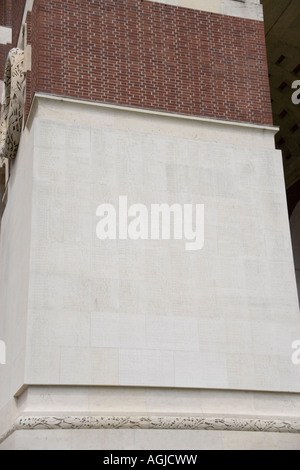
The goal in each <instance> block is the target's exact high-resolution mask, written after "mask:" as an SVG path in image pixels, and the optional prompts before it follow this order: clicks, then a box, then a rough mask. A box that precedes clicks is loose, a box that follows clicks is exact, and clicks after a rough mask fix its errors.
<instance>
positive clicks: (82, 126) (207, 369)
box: [0, 95, 300, 448]
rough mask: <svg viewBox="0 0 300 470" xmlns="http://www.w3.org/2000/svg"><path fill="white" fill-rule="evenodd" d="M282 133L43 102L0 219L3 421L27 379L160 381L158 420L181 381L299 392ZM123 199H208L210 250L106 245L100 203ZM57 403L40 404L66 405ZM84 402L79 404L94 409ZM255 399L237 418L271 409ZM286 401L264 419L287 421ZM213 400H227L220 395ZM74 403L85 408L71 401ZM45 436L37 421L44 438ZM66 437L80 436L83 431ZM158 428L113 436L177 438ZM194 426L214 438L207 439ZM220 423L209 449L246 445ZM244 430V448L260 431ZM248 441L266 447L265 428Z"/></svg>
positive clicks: (175, 244)
mask: <svg viewBox="0 0 300 470" xmlns="http://www.w3.org/2000/svg"><path fill="white" fill-rule="evenodd" d="M273 134H274V131H273V129H271V128H267V127H260V126H250V125H249V126H248V125H245V124H237V123H226V122H221V121H212V120H207V119H200V118H192V117H185V116H176V115H164V114H163V113H155V112H147V111H141V110H140V111H138V110H134V109H125V108H122V109H121V108H116V107H113V106H105V105H97V104H91V103H90V104H89V103H84V102H75V101H71V100H64V99H58V98H57V99H55V98H50V97H46V96H44V97H43V96H41V95H38V96H37V97H36V98H35V102H34V105H33V108H32V110H31V115H30V118H29V128H28V129H26V131H25V132H24V134H23V136H22V139H21V144H20V150H19V153H18V156H17V159H16V161H15V162H14V164H13V166H12V175H11V179H10V183H9V195H8V205H7V207H6V210H5V213H4V217H3V219H2V222H1V241H0V259H1V263H0V328H1V329H0V332H1V334H0V339H1V340H4V341H5V342H6V344H7V358H8V363H7V365H6V366H1V367H0V381H1V396H0V399H1V402H0V408H1V409H2V410H3V413H2V415H1V416H3V414H4V415H6V411H5V410H6V408H5V405H6V403H8V402H9V400H12V397H13V395H14V394H16V393H17V392H18V393H19V395H20V398H19V399H18V401H17V402H16V403H15V402H14V400H13V402H11V403H12V408H10V411H9V412H8V414H7V416H8V417H7V418H5V420H3V421H2V423H4V422H6V423H7V425H8V423H13V422H14V420H15V418H16V417H17V416H19V415H20V414H22V403H23V396H24V394H23V395H22V390H23V389H22V386H23V385H24V384H32V385H34V384H36V385H43V386H46V385H55V386H58V385H60V386H65V385H68V386H72V385H75V386H79V385H82V386H83V387H88V386H97V387H102V386H113V387H136V386H139V387H145V388H146V389H147V388H152V387H158V388H159V389H160V394H161V395H160V398H159V400H160V401H159V402H160V405H159V409H160V411H159V414H160V415H162V414H163V408H164V406H163V404H167V403H168V402H169V396H168V390H170V388H173V387H175V388H178V389H182V391H183V395H182V401H183V402H186V400H187V399H188V397H187V396H185V395H184V390H186V389H187V388H191V389H194V390H195V391H199V389H210V390H211V389H218V390H219V391H224V393H225V392H226V391H230V390H232V391H234V390H248V391H254V390H256V391H258V390H260V391H265V392H266V400H265V403H266V404H267V403H268V402H269V403H270V402H272V396H273V395H272V394H268V393H267V392H295V393H299V388H300V380H299V379H300V366H295V365H293V364H292V361H291V356H292V352H293V350H292V343H293V341H295V340H297V339H299V337H300V317H299V308H298V300H297V290H296V282H295V273H294V266H293V257H292V250H291V240H290V232H289V221H288V215H287V208H286V198H285V186H284V178H283V170H282V161H281V155H280V152H278V151H275V150H274V149H273V147H274V140H273ZM120 195H127V196H128V201H129V203H130V204H133V203H143V204H145V205H146V206H149V205H150V204H151V203H168V204H172V203H179V204H185V203H193V204H196V203H197V204H205V245H204V248H203V250H201V251H195V252H188V251H186V250H185V247H184V241H129V240H128V241H124V240H123V241H119V240H116V241H100V240H99V239H97V237H96V225H97V222H98V220H99V218H97V217H96V209H97V207H98V205H99V204H102V203H113V204H115V205H117V203H118V198H119V196H120ZM97 389H98V388H97ZM69 390H70V391H71V392H70V393H71V395H72V394H73V393H74V394H76V392H75V391H76V388H74V389H73V388H72V387H71V388H70V389H69ZM116 390H117V389H116ZM131 390H132V389H131ZM41 393H43V392H41ZM61 393H62V394H64V393H65V392H63V391H62V392H61ZM209 393H213V392H209ZM50 395H51V393H50ZM50 395H49V396H50ZM45 396H48V395H47V394H46V392H45ZM74 396H75V395H74ZM66 397H67V402H69V403H72V399H71V398H70V397H69V398H68V396H67V395H66ZM91 400H92V401H91ZM197 400H198V398H197ZM218 400H219V399H218ZM218 400H217V401H218ZM283 400H284V401H283V402H285V399H283ZM121 401H123V400H121ZM221 401H222V399H221ZM292 401H293V400H292ZM88 402H89V403H90V404H91V403H92V402H93V399H91V398H89V399H88ZM233 402H235V399H234V400H233ZM279 402H280V399H279ZM279 402H278V403H279ZM283 402H282V403H283ZM32 403H33V402H32ZM53 403H54V405H55V406H54V407H53V408H52V409H51V410H50V409H48V408H47V406H45V407H44V409H43V406H42V408H41V409H40V410H39V411H38V414H43V411H44V413H46V414H48V415H49V414H50V415H53V414H55V412H56V411H58V409H57V405H58V401H57V399H54V400H53ZM80 403H81V405H82V408H81V410H80V413H79V414H80V415H82V414H84V413H86V414H90V413H91V412H92V409H94V408H93V407H92V408H90V406H92V405H89V406H88V407H87V406H85V405H84V403H85V402H84V401H82V402H80ZM101 403H103V401H102V402H101ZM135 403H136V402H135ZM215 403H216V401H215ZM246 403H247V402H244V405H243V407H241V410H244V412H243V413H241V414H239V416H240V415H243V416H244V417H245V413H246V414H247V413H248V414H247V416H248V418H249V417H251V416H253V415H255V416H256V417H261V415H262V414H263V412H262V411H260V412H259V413H257V414H255V413H252V411H251V410H250V411H249V408H248V405H247V404H246ZM93 406H94V405H93ZM297 406H298V405H297ZM229 408H230V406H229ZM234 408H235V405H232V407H231V409H232V413H233V415H234V412H233V411H234ZM260 409H261V410H262V409H263V408H260ZM266 409H267V405H266ZM280 409H281V406H279V405H278V406H277V405H276V406H274V407H273V408H272V411H271V410H270V413H269V415H264V417H265V418H268V416H269V417H272V419H274V418H275V417H277V418H278V411H276V410H280ZM291 409H293V410H294V409H295V404H291ZM103 410H104V413H105V415H107V414H108V412H109V411H108V409H107V408H105V407H104V408H103ZM146 410H147V407H146ZM208 410H209V411H207V412H208V414H209V413H215V412H216V413H217V411H218V410H217V407H216V405H213V402H211V404H210V406H209V407H208ZM247 410H248V411H247ZM23 411H24V410H23ZM35 411H36V410H34V409H27V411H26V410H25V412H26V413H30V414H33V415H35V414H36V413H35ZM65 411H66V413H67V412H68V413H70V414H71V415H74V414H76V407H75V409H74V407H72V406H70V408H69V409H65ZM111 411H112V415H114V414H116V413H117V410H115V411H113V410H112V409H111ZM179 411H180V410H179V408H176V407H175V408H174V413H175V412H177V413H178V412H179ZM63 412H64V410H63V409H62V410H61V411H60V413H63ZM131 412H132V413H133V414H134V411H132V410H131ZM98 413H99V410H98ZM141 413H142V411H141ZM180 413H181V414H183V410H181V411H180ZM195 413H196V414H197V412H195ZM232 413H231V412H230V410H229V411H228V416H229V417H230V416H232ZM167 414H168V415H169V416H170V412H168V413H167ZM186 414H187V415H188V416H189V415H190V411H189V410H186ZM219 414H220V415H222V416H224V412H222V411H221V410H219ZM247 416H246V417H247ZM292 416H293V413H292V415H291V414H290V413H286V414H285V416H280V418H282V419H285V418H286V417H289V419H292ZM297 416H298V415H297ZM277 418H276V419H277ZM0 421H1V420H0ZM7 427H8V426H6V428H7ZM1 429H2V431H1V432H2V433H3V432H6V431H5V429H3V426H2V428H1ZM95 431H96V430H90V431H88V432H89V433H94V434H93V436H95V437H94V438H95V439H96V436H100V435H101V436H102V437H103V439H104V441H103V442H107V445H109V446H110V445H112V441H111V437H107V439H108V440H107V441H106V440H105V439H106V437H105V436H106V435H107V432H108V431H107V430H105V429H102V430H97V432H95ZM1 432H0V434H1ZM28 432H31V431H27V430H22V431H21V430H17V431H16V432H15V433H13V434H11V435H10V437H8V438H7V440H6V441H4V443H2V448H7V447H9V446H16V447H21V448H23V447H22V446H26V445H27V444H26V442H27V439H29V436H31V435H30V434H28ZM49 432H54V431H41V432H40V434H39V436H40V437H39V439H41V440H40V445H41V446H43V445H45V439H46V438H47V439H48V437H49ZM64 432H65V434H64V439H67V440H68V439H71V437H70V436H71V435H72V436H74V437H72V439H74V441H73V442H77V441H76V439H80V435H81V432H82V431H79V430H78V432H77V431H74V432H73V431H69V430H66V431H64ZM155 432H158V434H155V433H154V434H153V430H140V431H134V430H130V431H128V433H127V434H126V431H125V430H120V432H119V433H120V435H122V436H123V435H124V439H125V440H124V441H123V440H122V438H121V437H120V441H118V442H119V445H121V444H120V443H122V446H123V448H125V447H126V446H127V445H128V446H132V445H134V442H136V443H137V444H136V445H138V446H140V447H139V448H143V446H144V445H146V444H145V443H144V442H146V441H143V439H146V438H147V436H148V437H149V436H150V435H151V436H153V440H152V441H149V442H152V444H153V446H155V445H156V444H155V443H156V442H157V439H158V436H159V433H161V435H162V436H165V437H164V439H167V440H168V439H170V435H169V434H168V433H169V431H168V430H161V431H159V430H155ZM172 432H173V431H172ZM176 432H177V431H176ZM184 432H186V431H184ZM20 433H24V434H22V435H23V436H24V439H25V440H24V441H22V438H21V437H20V436H21V434H20ZM149 433H150V434H149ZM197 433H198V435H199V436H204V437H203V441H201V442H203V445H204V446H209V444H208V441H207V439H210V437H209V436H210V434H207V433H206V434H203V432H202V431H200V430H199V431H197ZM223 434H224V433H223V431H222V432H221V431H220V433H219V434H218V431H216V432H215V434H213V435H212V436H213V440H212V445H213V446H214V447H216V448H217V447H219V446H222V445H223V446H225V447H226V446H229V447H230V446H231V445H234V444H233V443H234V442H238V441H236V440H235V439H233V441H232V443H231V444H230V442H229V441H230V439H231V438H230V434H226V433H225V434H224V436H225V437H223ZM271 434H273V433H270V434H268V436H267V437H266V439H267V440H268V439H269V440H271V441H272V439H274V441H272V442H273V444H274V446H275V448H276V446H280V445H283V444H282V443H283V442H286V443H287V444H286V445H291V446H297V445H299V439H298V436H297V435H293V436H292V437H288V436H284V437H279V434H280V433H279V434H277V435H276V437H273V438H272V436H271ZM56 435H57V436H60V430H59V431H55V432H54V433H53V434H51V436H52V437H53V438H54V436H56ZM179 435H180V433H179V434H178V436H179ZM195 435H196V434H195ZM195 435H194V436H195ZM35 436H37V435H35ZM173 436H175V434H173ZM187 436H188V434H184V439H188V437H187ZM218 436H219V437H218ZM232 436H234V434H232ZM245 436H246V434H244V437H243V439H244V440H242V442H241V443H240V444H238V445H240V446H241V447H243V446H245V445H246V444H245V442H248V443H249V442H250V441H249V440H248V441H247V439H246V440H245ZM94 438H93V439H94ZM199 438H200V437H199ZM55 439H56V437H55ZM55 439H54V441H53V442H56V441H55ZM93 439H91V441H90V442H94V441H93ZM139 439H141V440H139ZM174 439H175V438H174ZM178 439H180V438H179V437H178ZM201 439H202V437H201ZM218 439H220V440H218ZM224 439H225V440H226V439H227V440H228V439H229V441H228V443H227V444H226V445H225V444H224V442H223V440H224ZM237 439H238V440H239V437H237ZM127 440H128V442H127ZM250 440H251V442H253V446H256V445H258V440H257V435H256V436H255V437H254V436H253V435H251V439H250ZM175 441H176V439H175ZM175 441H172V442H173V444H172V445H174V446H176V442H175ZM271 441H270V442H271ZM35 442H37V440H35ZM51 442H52V440H51V439H50V440H49V445H52V444H53V442H52V444H51ZM163 442H165V443H166V442H167V441H163ZM182 442H183V441H182ZM187 442H190V441H187ZM265 442H268V441H265ZM34 445H35V444H34ZM37 445H39V444H37ZM53 445H54V444H53ZM66 445H67V444H66ZM72 445H73V444H72ZM74 445H75V444H74ZM91 445H92V444H91ZM103 445H105V444H103ZM157 445H158V444H157ZM251 445H252V444H251ZM152 448H155V447H152Z"/></svg>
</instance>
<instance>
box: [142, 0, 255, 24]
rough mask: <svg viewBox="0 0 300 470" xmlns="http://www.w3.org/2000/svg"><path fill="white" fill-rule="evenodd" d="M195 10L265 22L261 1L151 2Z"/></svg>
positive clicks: (203, 0)
mask: <svg viewBox="0 0 300 470" xmlns="http://www.w3.org/2000/svg"><path fill="white" fill-rule="evenodd" d="M150 1H152V2H157V3H164V4H166V5H174V6H178V7H184V8H192V9H194V10H202V11H210V12H212V13H219V14H222V15H229V16H237V17H240V18H248V19H252V20H259V21H263V10H262V6H261V5H260V1H259V0H150Z"/></svg>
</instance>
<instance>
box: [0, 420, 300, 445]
mask: <svg viewBox="0 0 300 470" xmlns="http://www.w3.org/2000/svg"><path fill="white" fill-rule="evenodd" d="M59 429H65V430H68V429H161V430H162V429H166V430H171V429H172V430H194V431H196V430H197V431H240V432H242V431H250V432H275V433H296V434H300V419H298V420H295V421H293V420H280V419H278V420H275V419H274V420H272V419H258V418H256V419H255V418H254V419H251V418H217V417H213V418H211V417H210V418H200V417H195V416H193V417H172V416H62V417H58V416H20V417H19V418H18V419H17V420H16V421H15V423H14V424H13V425H12V426H11V428H10V429H9V430H8V431H7V432H5V433H4V434H2V435H1V436H0V444H1V442H3V441H4V440H5V439H7V438H8V437H9V436H10V435H11V434H12V433H13V432H15V431H25V430H27V431H28V430H32V431H34V430H59Z"/></svg>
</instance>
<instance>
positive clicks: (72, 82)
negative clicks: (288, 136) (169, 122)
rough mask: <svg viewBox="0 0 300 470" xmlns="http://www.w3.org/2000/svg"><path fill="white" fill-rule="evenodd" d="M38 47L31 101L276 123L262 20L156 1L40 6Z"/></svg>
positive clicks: (59, 0)
mask: <svg viewBox="0 0 300 470" xmlns="http://www.w3.org/2000/svg"><path fill="white" fill-rule="evenodd" d="M31 40H32V57H33V65H32V74H31V90H30V94H29V93H27V96H28V100H30V99H32V97H33V95H34V92H36V91H39V92H45V93H53V94H56V95H64V96H68V97H74V98H79V99H85V100H93V101H100V102H106V103H115V104H119V105H126V106H136V107H143V108H149V109H156V110H162V111H168V112H175V113H184V114H192V115H197V116H208V117H212V118H218V119H226V120H235V121H244V122H251V123H257V124H271V123H272V113H271V101H270V94H269V81H268V72H267V60H266V52H265V38H264V26H263V23H262V22H259V21H253V20H245V19H241V18H235V17H230V16H222V15H217V14H213V13H207V12H200V11H195V10H191V9H185V8H178V7H174V6H166V5H163V4H159V3H152V2H149V1H146V0H145V1H142V0H86V1H84V2H83V1H82V0H51V1H49V0H35V4H34V9H33V14H32V38H31ZM27 107H28V103H27Z"/></svg>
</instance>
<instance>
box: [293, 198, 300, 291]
mask: <svg viewBox="0 0 300 470" xmlns="http://www.w3.org/2000/svg"><path fill="white" fill-rule="evenodd" d="M291 233H292V243H293V253H294V262H295V268H296V279H297V287H298V296H299V299H300V203H298V205H297V206H296V208H295V209H294V212H293V214H292V217H291Z"/></svg>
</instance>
